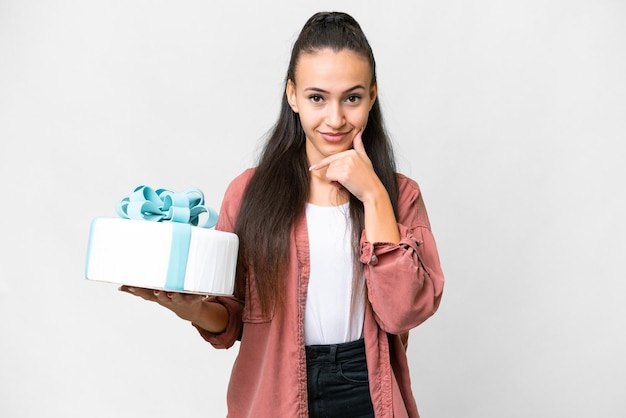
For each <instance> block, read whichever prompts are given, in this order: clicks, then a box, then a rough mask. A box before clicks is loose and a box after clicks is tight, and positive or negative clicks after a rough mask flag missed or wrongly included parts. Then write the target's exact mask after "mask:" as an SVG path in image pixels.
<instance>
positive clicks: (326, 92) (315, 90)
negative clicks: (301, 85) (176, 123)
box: [304, 84, 365, 94]
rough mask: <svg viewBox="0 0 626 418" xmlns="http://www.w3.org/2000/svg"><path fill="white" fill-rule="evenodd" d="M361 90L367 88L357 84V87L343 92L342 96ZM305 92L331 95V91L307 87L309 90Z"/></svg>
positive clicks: (306, 89)
mask: <svg viewBox="0 0 626 418" xmlns="http://www.w3.org/2000/svg"><path fill="white" fill-rule="evenodd" d="M359 89H362V90H365V87H364V86H362V85H361V84H357V85H356V86H354V87H350V88H349V89H347V90H345V91H343V92H342V94H346V93H350V92H353V91H355V90H359ZM304 91H313V92H316V93H325V94H328V93H330V92H329V91H327V90H324V89H321V88H319V87H307V88H305V89H304Z"/></svg>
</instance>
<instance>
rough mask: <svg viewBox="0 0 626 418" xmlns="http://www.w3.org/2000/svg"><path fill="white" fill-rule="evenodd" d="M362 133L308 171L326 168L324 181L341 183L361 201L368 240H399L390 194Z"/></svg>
mask: <svg viewBox="0 0 626 418" xmlns="http://www.w3.org/2000/svg"><path fill="white" fill-rule="evenodd" d="M362 133H363V130H361V131H359V132H358V133H357V134H356V136H355V137H354V141H353V143H352V147H353V148H352V149H350V150H346V151H343V152H339V153H337V154H334V155H331V156H328V157H326V158H324V159H323V160H322V161H320V162H319V163H317V164H315V165H313V166H311V167H310V168H309V170H310V171H313V170H323V169H326V173H325V175H326V180H327V181H329V182H330V183H332V184H336V183H339V184H341V185H342V186H343V187H345V188H346V190H348V191H349V192H350V193H352V194H353V195H354V196H355V197H356V198H357V199H359V200H360V201H361V202H363V210H364V213H365V233H366V236H367V239H368V240H369V241H370V242H391V243H398V242H400V231H399V230H398V224H397V223H396V217H395V214H394V212H393V206H392V204H391V200H390V199H389V193H387V190H386V189H385V186H384V185H383V183H382V182H381V181H380V179H379V178H378V176H377V175H376V172H375V171H374V167H373V166H372V162H371V160H370V159H369V157H368V156H367V153H366V152H365V147H364V146H363V140H362V138H361V135H362Z"/></svg>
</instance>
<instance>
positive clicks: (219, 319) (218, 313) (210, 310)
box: [191, 302, 228, 334]
mask: <svg viewBox="0 0 626 418" xmlns="http://www.w3.org/2000/svg"><path fill="white" fill-rule="evenodd" d="M191 323H192V324H194V325H195V326H197V327H199V328H202V329H203V330H205V331H208V332H211V333H214V334H219V333H220V332H223V331H224V330H225V329H226V326H227V325H228V310H226V307H225V306H224V305H222V304H221V303H217V302H202V303H201V305H200V309H199V311H198V315H197V316H196V317H195V318H193V319H192V320H191Z"/></svg>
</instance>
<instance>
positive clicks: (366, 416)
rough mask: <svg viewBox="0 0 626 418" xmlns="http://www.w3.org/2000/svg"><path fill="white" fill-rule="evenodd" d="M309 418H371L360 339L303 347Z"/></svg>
mask: <svg viewBox="0 0 626 418" xmlns="http://www.w3.org/2000/svg"><path fill="white" fill-rule="evenodd" d="M306 367H307V382H308V383H307V387H308V399H309V417H310V418H334V417H337V418H373V417H374V409H373V407H372V399H371V397H370V391H369V383H368V380H367V363H366V361H365V344H364V343H363V339H360V340H357V341H353V342H349V343H344V344H331V345H310V346H307V347H306Z"/></svg>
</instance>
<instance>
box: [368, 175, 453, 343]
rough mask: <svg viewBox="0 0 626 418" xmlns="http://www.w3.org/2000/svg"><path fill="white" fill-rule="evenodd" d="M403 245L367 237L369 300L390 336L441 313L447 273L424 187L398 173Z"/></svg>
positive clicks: (399, 215)
mask: <svg viewBox="0 0 626 418" xmlns="http://www.w3.org/2000/svg"><path fill="white" fill-rule="evenodd" d="M398 186H399V198H398V219H397V222H398V228H399V230H400V237H401V238H400V243H398V244H395V243H385V242H373V243H372V242H369V241H368V240H367V236H366V233H365V231H363V233H362V236H361V252H360V260H361V262H362V263H364V267H365V278H366V286H367V292H368V299H369V301H370V303H371V305H372V309H373V311H374V315H375V318H376V321H377V322H378V324H379V326H380V327H381V328H382V329H383V330H384V331H386V332H388V333H390V334H402V333H405V332H408V331H409V330H410V329H412V328H415V327H416V326H418V325H419V324H421V323H422V322H424V321H425V320H426V319H427V318H429V317H430V316H431V315H433V314H434V313H435V311H436V310H437V308H438V307H439V303H440V301H441V295H442V292H443V284H444V276H443V272H442V270H441V266H440V261H439V254H438V252H437V247H436V244H435V239H434V237H433V234H432V232H431V229H430V222H429V220H428V214H427V213H426V207H425V206H424V201H423V200H422V195H421V193H420V189H419V186H418V185H417V183H416V182H415V181H413V180H411V179H409V178H408V177H405V176H403V175H398Z"/></svg>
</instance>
